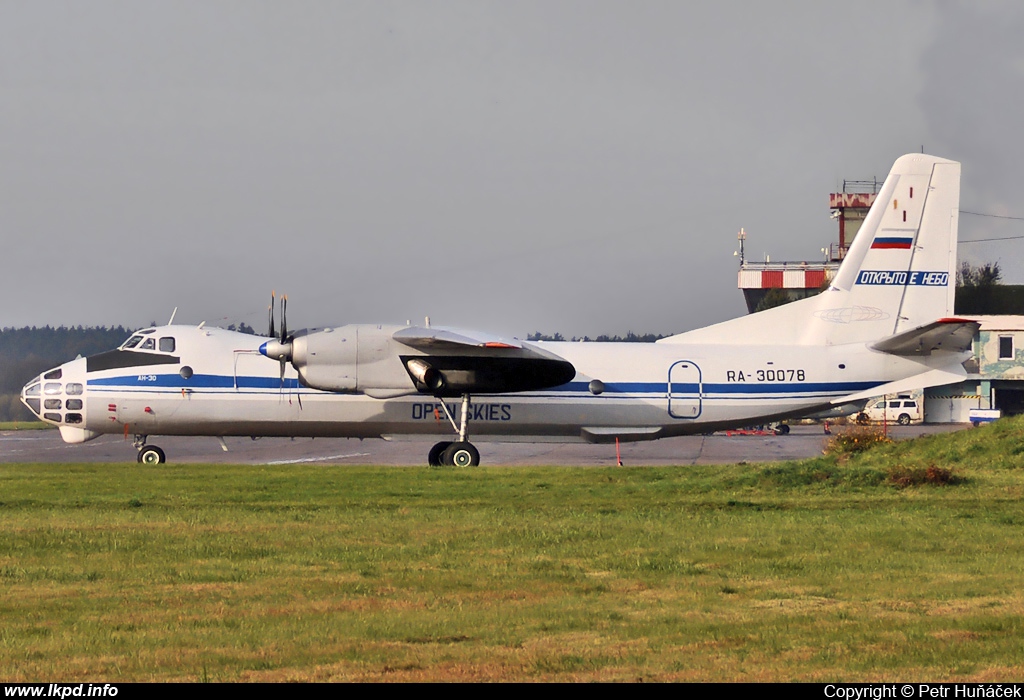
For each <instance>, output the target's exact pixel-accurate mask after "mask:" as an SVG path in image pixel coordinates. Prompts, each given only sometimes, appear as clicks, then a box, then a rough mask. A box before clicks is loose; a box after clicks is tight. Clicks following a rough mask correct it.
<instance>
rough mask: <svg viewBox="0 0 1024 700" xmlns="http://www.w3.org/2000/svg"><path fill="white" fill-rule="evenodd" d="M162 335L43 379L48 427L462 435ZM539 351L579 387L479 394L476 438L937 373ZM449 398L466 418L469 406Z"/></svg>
mask: <svg viewBox="0 0 1024 700" xmlns="http://www.w3.org/2000/svg"><path fill="white" fill-rule="evenodd" d="M152 336H153V337H154V338H174V348H175V349H174V352H165V353H161V352H159V351H158V350H149V351H147V350H124V351H121V352H120V353H118V358H116V359H115V360H114V361H113V362H110V361H107V362H105V363H101V362H94V359H95V358H79V359H76V360H73V361H71V362H68V363H66V364H64V365H62V366H61V367H60V368H59V369H60V372H59V373H60V377H59V378H58V379H50V380H47V379H45V378H42V377H41V378H39V379H38V380H34V382H30V384H29V385H28V386H26V389H25V392H26V399H29V398H32V396H31V395H30V394H31V392H32V387H33V386H35V382H38V388H37V389H36V390H35V391H36V392H37V394H36V395H37V396H38V397H39V398H40V399H41V400H43V401H47V400H48V401H49V403H48V404H47V405H49V406H51V407H57V406H59V407H57V408H51V409H47V408H45V407H43V408H42V410H40V411H39V414H40V417H41V418H43V419H44V420H47V421H49V422H52V423H55V424H56V425H59V426H61V428H62V434H63V436H64V438H65V439H66V440H68V441H70V442H80V441H84V440H87V439H90V438H92V437H95V436H96V435H99V434H104V433H119V434H120V433H124V434H126V435H127V434H132V435H210V436H227V435H241V436H244V435H250V436H308V437H389V436H392V435H424V436H435V437H439V438H444V437H449V436H451V435H452V427H451V425H450V424H449V422H448V419H447V418H446V416H445V413H444V410H443V408H442V406H441V403H440V400H439V399H435V398H434V397H433V396H430V395H429V394H413V395H408V396H401V397H398V398H390V399H376V398H371V397H369V396H366V395H364V394H341V393H332V392H324V391H318V390H315V389H310V388H307V387H303V386H301V385H300V384H299V381H298V379H297V375H296V373H295V371H294V369H292V367H291V366H290V365H288V366H287V371H286V373H285V376H284V380H283V381H282V380H281V378H280V375H279V371H280V370H279V364H278V362H277V361H275V360H271V359H268V358H267V357H264V356H263V355H261V354H259V351H258V348H259V346H260V345H261V344H262V343H263V342H264V341H265V340H266V339H265V338H262V337H259V336H252V335H245V334H241V333H235V332H232V331H225V330H221V329H218V328H199V329H197V328H195V327H191V326H165V327H161V328H156V329H154V331H153V332H152ZM537 345H538V346H539V347H541V348H543V349H544V350H546V351H548V352H551V353H554V354H556V355H558V356H560V357H562V358H564V359H566V360H568V361H569V362H571V363H572V364H573V366H574V367H575V368H576V371H577V374H576V377H575V379H574V380H573V381H572V382H570V383H568V384H565V385H563V386H559V387H555V388H552V389H548V390H544V391H533V392H524V393H507V394H501V395H493V396H488V395H474V396H473V397H472V404H471V406H470V410H469V415H468V418H469V432H470V434H471V435H472V436H473V438H474V439H477V438H486V437H488V436H490V437H491V438H492V439H508V440H516V439H532V440H545V439H547V440H580V439H584V440H590V441H604V440H613V439H615V438H616V437H618V438H620V439H622V440H645V439H647V440H649V439H656V438H661V437H669V436H673V435H684V434H688V433H695V432H705V431H708V430H713V429H718V428H724V427H729V426H743V425H749V424H751V423H755V422H756V423H761V422H764V421H766V420H772V419H776V418H782V417H786V416H795V415H800V414H807V413H811V412H813V411H817V410H820V409H822V408H828V407H830V406H831V404H832V403H833V401H834V400H836V399H839V398H841V397H844V396H849V395H851V394H855V393H857V392H861V391H864V390H868V389H870V388H871V387H874V386H879V385H882V384H885V383H887V382H890V381H893V380H896V379H900V378H902V377H907V376H912V375H916V374H919V373H921V372H923V371H925V370H927V369H928V367H929V365H928V364H927V361H928V359H929V358H920V359H910V358H901V357H895V356H892V355H888V354H885V353H880V352H875V351H872V350H870V349H868V348H867V347H866V345H865V344H864V343H854V344H849V345H838V346H824V347H823V346H801V345H792V346H787V345H770V346H742V345H716V344H696V345H684V344H662V343H565V342H561V343H556V342H545V343H537ZM101 357H102V356H101ZM136 360H138V361H139V362H138V364H135V361H136ZM945 362H947V363H948V359H947V360H945ZM90 363H92V367H91V371H90ZM104 364H106V365H109V364H117V365H120V366H116V367H109V368H104ZM55 371H56V370H54V371H51V372H50V373H47V374H49V375H51V376H52V375H53V372H55ZM44 377H45V375H44ZM595 380H596V381H595ZM69 390H70V391H71V392H73V393H71V394H69V393H68V392H69ZM410 390H412V389H411V382H410ZM78 401H80V402H81V403H80V404H79V403H78ZM446 401H447V404H448V406H449V408H450V409H451V412H452V413H453V414H454V415H456V416H458V413H459V409H460V401H459V400H458V399H446ZM71 402H74V403H71ZM79 405H80V406H81V408H79V409H77V410H71V408H69V407H71V406H74V407H77V406H79Z"/></svg>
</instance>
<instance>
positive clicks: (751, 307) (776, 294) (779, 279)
mask: <svg viewBox="0 0 1024 700" xmlns="http://www.w3.org/2000/svg"><path fill="white" fill-rule="evenodd" d="M881 187H882V183H881V182H880V181H879V180H877V179H871V180H844V181H843V190H842V192H832V193H831V194H829V196H828V205H829V208H830V209H831V210H832V218H833V219H837V220H838V221H839V241H838V243H832V244H830V245H829V246H828V247H827V248H822V249H821V251H820V252H821V258H819V260H818V261H817V262H812V261H808V260H801V261H799V262H771V261H770V260H769V259H768V256H765V260H764V262H752V261H749V260H747V259H746V257H745V254H744V247H745V246H744V244H745V243H746V238H747V233H746V231H744V230H743V229H740V232H739V234H737V238H738V239H739V244H740V249H739V251H738V255H739V258H740V272H739V285H738V286H739V288H740V289H741V290H742V291H743V299H744V300H745V301H746V302H747V311H748V312H750V313H753V312H755V311H758V310H761V309H765V308H770V307H772V306H778V305H780V304H783V303H785V302H787V301H795V300H797V299H804V298H806V297H810V296H814V295H815V294H817V293H818V292H820V291H821V290H822V289H824V288H825V284H826V281H827V280H830V279H832V276H833V275H835V273H836V270H838V269H839V263H840V262H842V260H843V258H844V257H846V251H847V250H849V249H850V244H851V243H853V239H854V238H855V237H856V236H857V231H859V230H860V227H861V224H863V223H864V217H866V216H867V214H868V210H869V209H870V208H871V205H872V204H873V203H874V201H875V197H876V196H877V195H878V191H879V189H881ZM773 290H778V291H773Z"/></svg>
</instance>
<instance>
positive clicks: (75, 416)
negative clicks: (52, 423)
mask: <svg viewBox="0 0 1024 700" xmlns="http://www.w3.org/2000/svg"><path fill="white" fill-rule="evenodd" d="M64 422H65V423H81V422H82V414H81V413H69V414H67V415H66V416H64Z"/></svg>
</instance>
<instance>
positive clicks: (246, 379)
mask: <svg viewBox="0 0 1024 700" xmlns="http://www.w3.org/2000/svg"><path fill="white" fill-rule="evenodd" d="M269 365H270V363H269V362H268V361H267V358H265V357H264V356H263V355H261V354H259V353H258V352H256V351H254V350H253V351H250V350H235V381H234V383H235V391H239V390H241V389H243V388H249V389H251V388H253V382H254V381H255V380H256V378H258V377H262V376H264V375H265V374H266V371H267V367H268V366H269ZM275 379H276V377H275Z"/></svg>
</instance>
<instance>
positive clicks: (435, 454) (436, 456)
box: [427, 442, 452, 467]
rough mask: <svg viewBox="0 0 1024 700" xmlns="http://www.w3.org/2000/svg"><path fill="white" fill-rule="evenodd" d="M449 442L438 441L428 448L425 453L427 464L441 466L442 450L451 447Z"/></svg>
mask: <svg viewBox="0 0 1024 700" xmlns="http://www.w3.org/2000/svg"><path fill="white" fill-rule="evenodd" d="M451 444H452V443H450V442H439V443H437V444H436V445H434V446H433V447H431V448H430V452H429V453H428V454H427V464H428V465H429V466H431V467H440V466H443V462H442V461H441V460H442V459H443V458H444V451H445V450H447V449H448V448H449V447H451Z"/></svg>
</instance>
